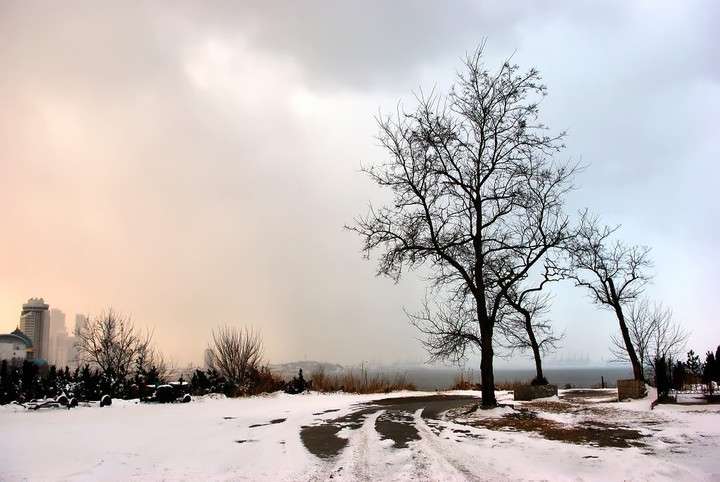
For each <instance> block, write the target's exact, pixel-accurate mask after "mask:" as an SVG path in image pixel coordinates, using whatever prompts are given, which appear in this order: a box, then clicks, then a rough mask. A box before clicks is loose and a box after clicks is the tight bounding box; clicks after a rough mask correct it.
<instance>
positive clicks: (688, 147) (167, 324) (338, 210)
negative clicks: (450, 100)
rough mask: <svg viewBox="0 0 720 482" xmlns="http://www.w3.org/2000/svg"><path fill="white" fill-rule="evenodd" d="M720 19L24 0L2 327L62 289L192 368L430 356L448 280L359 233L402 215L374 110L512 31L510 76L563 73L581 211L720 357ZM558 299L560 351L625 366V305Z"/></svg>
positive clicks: (661, 7) (626, 12)
mask: <svg viewBox="0 0 720 482" xmlns="http://www.w3.org/2000/svg"><path fill="white" fill-rule="evenodd" d="M719 24H720V4H718V3H717V2H713V1H710V0H707V1H688V2H669V1H668V2H622V1H616V2H604V3H602V4H599V3H596V2H586V1H569V0H568V1H560V2H552V3H542V2H540V3H535V2H533V3H529V4H521V3H519V2H518V3H512V4H511V5H500V4H497V3H494V2H459V3H458V4H456V6H455V7H454V8H453V9H447V8H446V7H445V6H444V5H441V4H438V3H434V2H423V1H421V2H415V1H413V2H410V1H399V2H392V3H387V2H379V1H377V2H375V1H371V2H363V3H362V4H354V5H353V4H343V3H327V2H313V1H310V2H300V3H298V2H290V1H286V2H278V3H273V4H272V5H271V6H268V5H265V6H263V7H261V6H260V5H259V4H258V6H253V5H251V4H244V3H240V2H238V3H227V4H225V3H218V4H212V5H207V4H201V3H194V2H139V3H117V4H108V3H98V2H75V1H71V2H63V3H62V4H61V5H50V4H45V5H43V4H42V3H41V2H37V3H35V2H20V1H6V2H2V3H1V4H0V70H1V71H2V72H3V75H1V76H0V92H1V93H0V98H1V99H2V106H3V108H2V109H0V332H3V333H7V332H10V331H12V330H13V329H14V328H15V327H16V326H17V323H18V320H19V317H20V310H21V306H22V304H23V303H24V302H26V301H27V300H28V298H31V297H43V298H44V299H45V301H46V302H47V303H49V304H50V307H51V308H59V309H61V310H63V311H64V312H65V313H66V315H67V319H68V320H72V319H74V316H75V314H76V313H91V314H97V313H99V312H101V311H102V310H103V309H105V308H107V307H109V306H112V307H113V308H115V309H117V310H119V311H121V312H123V313H126V314H128V315H130V316H132V318H133V320H134V321H135V322H136V324H137V325H138V326H141V327H146V326H147V327H148V328H150V329H152V330H153V331H154V337H155V341H156V342H157V345H158V347H159V348H160V349H161V350H162V351H163V352H164V353H166V355H167V356H168V357H169V358H170V359H172V360H174V361H175V362H176V363H178V364H184V363H186V362H193V363H196V364H202V361H203V354H204V349H205V348H206V345H207V342H208V340H209V337H210V332H211V330H212V329H213V328H215V327H218V326H220V325H223V324H238V325H243V324H246V325H250V326H253V327H255V328H256V329H259V330H261V331H262V333H263V337H264V340H265V345H266V356H267V358H268V360H269V361H270V362H273V363H277V362H287V361H293V360H302V359H310V360H319V361H328V362H337V363H342V364H354V363H360V362H362V361H369V362H378V363H393V362H419V361H422V360H423V359H425V358H426V355H425V353H424V351H423V349H422V346H421V344H420V343H419V342H418V341H417V338H418V336H419V335H418V333H417V332H416V331H415V330H414V329H413V328H412V327H411V326H410V325H409V323H408V321H407V319H406V317H405V315H404V313H403V307H406V308H409V309H413V308H416V307H417V306H418V305H419V303H420V300H421V299H422V297H423V295H424V293H425V287H424V283H423V281H422V280H421V279H419V276H418V275H416V274H412V273H409V274H408V275H406V276H405V277H404V278H403V279H402V280H401V281H400V283H399V284H397V285H395V284H393V283H392V282H391V281H389V280H387V279H384V278H376V277H375V276H374V273H375V264H374V262H373V261H366V260H363V259H362V258H361V256H360V253H359V250H360V242H359V240H358V239H357V237H356V236H354V235H353V234H351V233H348V232H345V231H344V230H343V229H342V226H343V225H344V224H347V223H349V222H351V221H352V219H353V217H354V216H356V215H357V214H360V213H362V212H363V211H364V210H365V209H366V206H367V202H368V201H369V200H373V201H375V202H382V201H383V200H384V199H386V198H385V197H384V196H385V194H384V193H382V192H381V191H378V190H377V189H376V188H375V187H374V186H373V185H372V184H371V183H370V182H369V181H368V180H367V179H366V178H365V176H363V175H361V174H360V173H359V172H358V171H359V167H360V164H361V163H370V162H374V161H380V160H382V159H383V158H384V156H385V154H384V153H383V152H382V151H381V150H380V149H379V147H378V146H377V141H376V140H375V139H374V136H375V134H376V133H377V129H376V126H375V123H374V120H373V116H374V115H376V114H377V113H378V110H379V109H381V110H382V111H385V112H387V111H391V110H393V109H394V108H395V106H396V105H397V102H398V101H402V102H403V103H405V104H406V105H412V102H413V99H412V92H413V91H417V90H418V89H419V88H421V87H422V88H423V89H431V88H433V87H435V88H436V89H438V90H439V91H445V90H447V87H448V86H449V84H450V82H452V80H453V76H454V73H455V71H456V69H457V68H458V67H459V64H460V62H459V59H460V57H462V56H463V55H464V53H465V52H466V51H469V50H472V49H473V48H474V47H476V46H477V45H478V44H479V43H480V42H481V41H482V40H483V39H484V38H486V39H487V46H486V52H487V57H486V62H487V66H488V67H489V68H491V69H492V68H495V67H496V66H498V65H499V63H500V62H502V61H503V60H504V59H505V58H507V57H508V56H510V55H512V56H513V61H515V62H517V63H518V64H520V65H521V66H522V67H530V66H534V67H537V68H538V69H539V70H540V71H541V73H542V74H543V77H544V80H545V82H546V84H547V86H548V90H549V95H548V97H547V98H546V99H545V100H544V101H543V103H542V105H541V116H542V119H543V120H544V121H545V122H546V123H547V124H548V125H549V126H550V128H551V129H552V130H553V131H554V132H557V131H560V130H565V129H567V130H568V138H567V149H566V150H565V152H564V153H563V156H564V158H572V159H576V160H581V161H582V162H583V163H584V164H586V165H588V168H587V169H586V170H585V171H584V172H582V173H581V174H580V175H579V176H578V178H577V184H578V189H577V190H576V191H575V192H573V193H572V195H571V199H570V206H569V208H570V210H571V211H572V210H575V209H579V208H582V207H589V208H591V209H593V210H594V211H595V212H597V213H598V214H599V215H600V216H601V217H602V219H603V220H604V221H605V222H607V223H608V224H622V228H621V230H620V231H619V236H620V237H621V238H622V239H623V240H624V241H626V242H627V243H631V244H645V245H648V246H650V247H651V248H652V252H651V256H652V258H653V260H654V269H653V272H654V274H655V280H654V282H653V284H652V285H651V286H649V288H648V290H647V295H648V296H649V297H650V298H651V299H652V300H657V301H662V302H663V303H664V304H665V305H667V306H669V307H671V308H672V309H673V311H674V314H675V319H676V320H677V321H678V322H681V323H682V324H683V325H684V326H685V327H686V328H687V329H688V330H689V331H690V332H691V336H690V338H689V341H688V348H692V349H694V350H695V351H696V352H698V353H700V354H704V352H705V351H706V350H709V349H713V350H714V348H715V347H716V346H717V344H718V343H720V320H718V315H717V313H720V295H719V293H720V281H718V273H719V272H720V257H718V255H717V248H718V239H719V238H720V203H719V202H718V193H717V189H718V179H719V178H720V164H718V158H719V157H720V147H719V144H718V142H717V123H718V119H717V118H718V113H720V49H718V45H720V33H718V30H717V26H718V25H719ZM553 293H554V304H553V308H552V311H551V313H550V316H551V317H552V319H553V320H554V321H555V326H556V327H557V329H558V330H559V331H564V332H565V340H564V342H563V344H564V346H565V348H563V349H561V351H560V352H559V353H558V356H562V355H563V354H565V355H569V354H573V353H587V354H588V356H589V357H591V358H592V359H595V360H599V359H601V358H602V357H605V358H606V359H607V358H609V357H610V354H609V350H608V348H609V345H610V336H611V335H612V334H613V333H615V332H616V331H617V322H616V321H615V319H614V317H613V316H612V313H610V312H608V311H604V310H599V309H597V307H595V306H593V305H591V304H590V301H589V299H588V297H587V296H586V294H585V293H584V292H583V291H582V290H579V289H574V288H572V286H571V285H570V284H569V283H562V284H560V285H558V286H556V287H554V288H553ZM551 358H552V356H550V357H549V359H551ZM518 360H523V362H522V363H526V364H527V365H528V366H529V364H530V361H529V359H527V360H526V359H525V358H522V357H520V358H518V357H516V358H514V359H513V361H512V363H513V364H517V365H519V364H521V363H520V362H519V361H518ZM497 363H498V366H502V365H503V363H504V362H503V361H501V360H498V362H497Z"/></svg>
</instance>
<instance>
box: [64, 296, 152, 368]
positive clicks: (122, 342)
mask: <svg viewBox="0 0 720 482" xmlns="http://www.w3.org/2000/svg"><path fill="white" fill-rule="evenodd" d="M77 338H78V341H77V342H76V346H77V349H78V352H79V354H80V358H81V359H82V361H83V362H85V363H89V364H91V365H93V366H97V367H98V368H99V369H100V370H101V371H102V372H103V373H105V374H108V375H111V376H113V377H116V378H117V379H119V380H121V379H124V378H125V377H127V376H128V375H129V374H130V372H131V371H132V369H133V368H134V367H135V364H136V363H137V361H138V359H139V358H140V357H146V356H147V353H148V352H150V351H151V346H150V345H151V342H152V334H151V333H150V332H147V331H146V332H144V333H143V332H141V331H140V330H138V329H137V328H135V326H134V325H133V323H132V321H131V320H130V317H128V316H125V315H122V314H120V313H118V312H116V311H114V310H113V309H112V308H108V309H107V310H106V311H105V312H104V313H102V314H101V315H99V316H96V317H94V318H93V319H92V320H90V321H89V322H88V323H87V324H85V326H83V327H82V329H81V330H80V331H79V332H78V334H77Z"/></svg>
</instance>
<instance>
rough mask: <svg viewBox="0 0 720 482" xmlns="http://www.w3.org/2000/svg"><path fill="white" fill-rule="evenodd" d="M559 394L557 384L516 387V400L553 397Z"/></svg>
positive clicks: (514, 395)
mask: <svg viewBox="0 0 720 482" xmlns="http://www.w3.org/2000/svg"><path fill="white" fill-rule="evenodd" d="M557 394H558V387H557V385H521V386H519V387H515V390H514V392H513V398H514V400H521V401H528V400H535V399H536V398H546V397H553V396H555V395H557Z"/></svg>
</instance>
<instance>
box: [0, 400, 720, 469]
mask: <svg viewBox="0 0 720 482" xmlns="http://www.w3.org/2000/svg"><path fill="white" fill-rule="evenodd" d="M443 393H446V394H451V395H479V394H478V393H476V392H457V391H456V392H443ZM584 394H585V395H588V391H585V393H584ZM423 395H426V396H427V395H435V392H433V393H427V392H425V393H423V392H397V393H393V394H389V395H349V394H316V393H313V394H306V395H285V394H280V393H277V394H272V395H267V396H259V397H252V398H246V399H217V398H216V399H212V398H205V399H199V400H195V401H193V402H192V403H189V404H174V405H146V404H138V403H136V402H128V401H114V403H113V405H112V406H111V407H104V408H99V407H79V408H75V409H72V410H61V409H51V410H42V409H41V410H38V411H36V412H30V411H26V410H25V409H23V408H21V407H18V406H3V407H0V480H33V481H34V480H68V479H69V480H136V479H141V480H163V479H164V480H243V479H249V480H328V479H333V480H335V479H339V480H414V479H419V480H523V479H534V480H537V479H545V480H720V406H718V405H702V406H701V405H695V406H681V405H660V406H658V407H656V408H655V410H652V411H651V410H650V399H649V398H648V399H645V400H639V401H634V402H624V403H618V402H608V401H607V400H609V399H610V397H603V396H602V395H603V393H602V392H597V394H595V395H594V394H592V393H590V397H589V398H584V399H583V398H574V395H573V392H572V391H567V392H565V391H561V394H560V398H557V397H554V398H553V399H545V400H543V401H541V402H540V403H537V402H531V403H514V402H512V401H511V398H512V397H511V395H510V394H508V393H507V392H498V398H499V399H500V401H501V402H502V403H506V404H508V405H509V406H504V407H500V408H497V409H494V410H490V411H482V410H475V409H474V407H473V403H472V402H473V401H472V400H469V401H465V402H463V403H464V406H463V407H461V408H454V409H451V410H449V411H447V412H442V413H440V414H435V415H432V414H431V415H428V412H427V411H425V412H423V406H424V405H423V403H424V402H423V403H419V404H414V403H413V402H412V401H410V402H408V399H407V398H402V399H401V400H403V404H404V405H402V406H400V405H397V406H394V405H392V403H394V402H391V403H386V404H384V405H381V406H372V405H368V402H370V401H372V400H378V399H383V398H390V397H396V398H400V397H410V396H411V397H416V396H423ZM398 403H399V402H398ZM428 403H430V402H428ZM428 406H430V405H428ZM369 407H370V408H369ZM403 410H404V411H403ZM358 411H360V413H359V415H358ZM353 414H355V415H353ZM353 417H354V418H353ZM351 419H352V420H351ZM327 422H332V423H334V424H335V425H328V423H327ZM383 424H384V425H383ZM303 427H321V428H320V429H315V428H313V429H307V428H303ZM322 427H327V428H329V429H330V430H329V434H330V435H329V437H328V440H327V442H328V444H330V445H328V447H331V446H332V443H331V442H333V441H335V442H337V441H338V438H337V437H339V438H340V439H341V441H342V442H343V443H345V440H347V444H346V445H345V446H344V447H340V448H338V451H337V453H336V454H334V455H333V454H332V453H330V455H328V454H325V455H324V456H318V455H317V453H318V452H317V450H318V447H320V449H321V450H324V449H326V448H327V447H324V446H323V443H325V440H324V439H323V438H322V437H321V438H320V439H318V440H319V445H318V443H317V442H318V440H316V445H317V446H316V447H315V448H312V446H311V449H312V450H313V451H315V452H313V451H311V450H309V449H308V447H307V446H306V443H308V441H307V439H308V438H309V437H310V436H309V435H308V434H310V433H311V432H312V431H313V430H315V432H312V433H320V435H322V434H323V433H324V432H322V431H323V430H324V429H323V428H322ZM333 427H335V428H334V429H333ZM338 427H340V428H339V429H338ZM388 427H389V429H388ZM398 428H400V429H403V430H400V431H399V432H398V433H399V435H398V433H396V434H395V435H394V436H393V437H395V438H393V437H391V438H386V437H387V434H388V433H394V432H393V430H395V429H398ZM405 429H407V430H405ZM388 430H389V431H388ZM396 431H397V430H396ZM335 432H336V435H335ZM301 433H303V434H304V435H303V436H301ZM402 436H407V437H408V438H407V439H402ZM333 437H335V438H333ZM398 437H399V438H398ZM331 439H332V440H331ZM401 439H402V440H401ZM323 447H324V448H323ZM331 448H332V447H331ZM330 452H332V450H330Z"/></svg>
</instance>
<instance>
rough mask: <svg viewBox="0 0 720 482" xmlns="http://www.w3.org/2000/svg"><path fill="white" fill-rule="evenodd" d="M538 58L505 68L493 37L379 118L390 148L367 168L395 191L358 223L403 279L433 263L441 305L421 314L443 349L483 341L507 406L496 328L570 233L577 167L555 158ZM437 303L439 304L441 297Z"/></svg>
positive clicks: (485, 375)
mask: <svg viewBox="0 0 720 482" xmlns="http://www.w3.org/2000/svg"><path fill="white" fill-rule="evenodd" d="M545 92H546V88H545V86H544V85H543V84H542V81H541V77H540V74H539V72H538V71H537V70H535V69H530V70H527V71H521V70H520V68H519V67H518V66H517V65H514V64H512V63H510V62H509V61H508V62H505V63H503V64H502V65H501V66H500V68H499V69H497V70H496V71H494V72H490V71H489V70H487V69H486V68H485V67H484V65H483V62H482V47H481V48H478V49H477V50H476V51H475V52H473V53H472V54H471V55H469V56H468V57H467V58H466V59H465V62H464V69H463V70H462V71H461V72H460V73H459V74H458V77H457V81H456V84H455V85H454V87H453V88H452V89H451V90H450V93H449V94H448V95H439V94H436V93H434V92H433V93H430V94H429V95H424V94H420V95H418V96H416V104H417V105H416V107H415V108H414V110H411V111H405V110H403V109H401V108H398V112H397V113H396V114H395V115H393V116H387V117H381V118H379V119H378V125H379V128H380V135H379V140H380V143H381V144H382V146H383V147H384V148H385V150H386V152H387V153H388V154H389V159H388V160H387V161H386V162H384V163H380V164H377V165H374V166H372V167H369V168H365V169H364V171H365V172H367V174H368V175H369V176H370V178H371V179H372V180H373V181H375V182H376V183H377V184H379V185H380V186H383V187H386V188H388V189H390V190H391V191H392V194H393V201H392V203H391V204H389V205H387V206H384V207H380V208H376V207H373V206H371V207H370V210H369V212H368V214H367V215H365V216H362V217H359V218H357V219H356V222H355V224H354V225H353V226H351V227H350V229H352V230H354V231H356V232H358V233H359V234H360V235H361V237H362V239H363V250H364V252H365V254H366V256H369V255H370V252H372V251H373V250H376V249H378V250H381V255H380V259H379V264H378V274H382V275H386V276H389V277H391V278H393V279H394V280H397V279H399V277H400V275H401V273H402V270H403V268H404V267H407V268H410V269H417V268H420V267H424V270H423V273H424V274H428V275H429V277H430V279H431V281H432V291H433V293H434V296H436V297H437V298H438V299H440V300H441V301H440V302H439V303H437V304H436V306H439V307H441V309H440V310H434V312H433V310H425V311H424V312H422V313H420V314H419V315H418V316H416V317H415V318H414V319H413V321H414V323H415V324H416V326H419V327H420V328H421V331H422V332H423V333H424V334H425V335H426V346H427V347H428V348H429V349H430V353H431V355H432V356H433V357H438V358H457V357H458V356H463V355H465V353H466V352H467V350H468V349H470V350H479V352H480V355H481V360H480V373H481V379H482V404H483V406H484V407H492V406H495V405H496V400H495V393H494V386H495V383H494V375H493V356H494V350H493V336H494V334H495V326H496V323H497V321H498V320H499V319H501V318H502V316H503V313H504V310H505V307H506V303H505V299H504V296H505V293H506V292H507V291H509V290H511V289H512V288H513V286H515V285H516V284H517V283H518V282H520V281H521V280H523V279H525V278H526V277H527V276H528V274H529V272H530V270H531V269H532V267H533V265H535V264H536V263H538V262H539V261H540V260H542V259H543V258H544V257H545V255H546V253H547V251H548V250H549V249H551V247H552V246H556V245H558V244H559V243H561V242H562V241H563V240H564V239H565V238H566V235H567V234H566V233H567V218H566V217H565V215H564V214H563V210H562V205H563V198H564V194H565V193H566V192H567V190H568V189H570V187H571V181H572V176H573V174H574V172H575V167H574V166H572V165H568V164H565V163H556V162H554V161H553V159H552V158H553V156H554V155H555V154H556V153H557V152H559V151H560V150H561V149H562V148H563V145H562V138H563V136H564V134H559V135H548V134H547V128H546V127H545V126H544V125H543V124H542V123H540V122H539V120H538V112H539V108H538V102H539V101H540V99H541V98H542V97H543V96H544V95H545ZM431 305H432V304H431Z"/></svg>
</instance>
